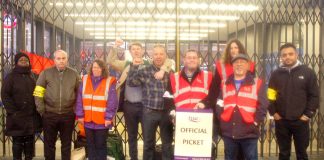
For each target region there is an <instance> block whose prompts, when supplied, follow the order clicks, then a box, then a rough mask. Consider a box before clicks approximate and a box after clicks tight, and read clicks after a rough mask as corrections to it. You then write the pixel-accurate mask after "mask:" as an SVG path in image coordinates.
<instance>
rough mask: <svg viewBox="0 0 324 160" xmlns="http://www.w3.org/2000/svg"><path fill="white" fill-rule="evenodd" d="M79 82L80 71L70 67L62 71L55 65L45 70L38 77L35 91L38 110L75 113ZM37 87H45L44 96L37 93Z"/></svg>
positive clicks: (41, 112)
mask: <svg viewBox="0 0 324 160" xmlns="http://www.w3.org/2000/svg"><path fill="white" fill-rule="evenodd" d="M79 83H80V77H79V75H78V73H77V72H76V71H75V70H74V69H72V68H70V67H67V68H66V69H65V70H64V71H62V72H60V71H59V70H58V69H57V68H56V67H55V66H54V67H51V68H48V69H46V70H44V71H43V72H42V73H41V74H40V75H39V77H38V80H37V83H36V88H35V91H34V96H35V103H36V106H37V111H38V112H39V113H40V114H43V113H44V112H52V113H57V114H63V113H71V112H72V113H73V112H74V106H75V102H76V96H77V91H78V86H79ZM37 87H42V88H45V93H44V96H40V95H35V92H36V90H37Z"/></svg>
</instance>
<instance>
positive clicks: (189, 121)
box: [174, 110, 213, 160]
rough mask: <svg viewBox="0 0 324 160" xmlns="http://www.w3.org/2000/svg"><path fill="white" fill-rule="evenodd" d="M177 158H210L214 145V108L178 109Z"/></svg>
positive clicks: (178, 159) (188, 159)
mask: <svg viewBox="0 0 324 160" xmlns="http://www.w3.org/2000/svg"><path fill="white" fill-rule="evenodd" d="M175 128H176V129H175V149H174V159H175V160H198V159H199V160H207V159H208V160H209V159H210V157H211V147H212V130H213V112H212V110H177V111H176V126H175Z"/></svg>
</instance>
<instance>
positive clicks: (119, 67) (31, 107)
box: [1, 39, 319, 160]
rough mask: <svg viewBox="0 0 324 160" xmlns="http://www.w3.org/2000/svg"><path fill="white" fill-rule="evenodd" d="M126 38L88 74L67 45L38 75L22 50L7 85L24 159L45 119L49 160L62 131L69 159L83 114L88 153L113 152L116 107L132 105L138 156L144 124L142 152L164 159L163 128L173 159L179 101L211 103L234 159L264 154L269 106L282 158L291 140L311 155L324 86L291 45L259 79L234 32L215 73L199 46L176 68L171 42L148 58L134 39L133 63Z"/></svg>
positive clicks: (130, 129) (12, 131) (10, 122)
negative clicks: (123, 50) (123, 53)
mask: <svg viewBox="0 0 324 160" xmlns="http://www.w3.org/2000/svg"><path fill="white" fill-rule="evenodd" d="M121 45H123V41H122V40H116V42H115V46H114V47H113V49H112V50H111V52H110V53H109V54H108V56H107V61H106V62H104V61H101V60H94V61H93V63H92V64H91V66H90V69H89V73H88V74H87V75H84V76H83V77H82V78H80V77H79V74H78V73H77V72H76V71H75V70H74V69H72V68H70V67H68V65H67V63H68V54H67V53H66V52H65V51H63V50H58V51H55V52H54V62H55V66H53V67H51V68H48V69H46V70H44V71H43V72H42V73H41V74H40V75H39V76H38V78H36V77H37V76H35V75H34V74H33V73H32V72H31V71H30V68H31V67H30V64H29V58H28V56H27V55H25V54H23V53H19V54H16V56H15V67H14V69H13V71H12V72H11V73H10V74H8V75H7V77H6V78H5V80H4V83H3V84H4V85H3V86H2V89H1V97H2V101H3V103H4V106H5V109H6V111H7V112H6V113H7V117H6V118H7V121H6V122H7V123H6V134H7V135H9V136H12V137H13V147H12V148H13V157H14V159H17V160H19V159H22V155H23V153H24V155H25V159H26V160H28V159H32V158H33V156H34V133H35V132H39V131H41V126H42V129H43V131H44V153H45V159H46V160H54V159H55V143H56V139H57V135H58V133H59V137H60V140H61V144H62V145H61V157H62V159H63V160H64V159H70V157H71V141H72V131H73V129H74V123H75V118H76V119H77V122H78V123H80V124H83V126H84V128H85V134H86V139H87V150H88V158H89V160H103V159H106V156H107V145H106V138H107V132H108V129H109V127H111V125H112V121H113V118H114V116H115V114H116V112H117V109H118V108H120V110H122V111H123V112H124V117H125V123H126V128H127V129H126V131H127V134H128V145H129V155H130V159H132V160H137V159H138V148H137V146H138V144H137V141H138V140H137V136H138V130H139V124H141V127H142V128H141V130H142V132H143V140H144V149H143V159H144V160H153V159H156V157H155V156H156V155H155V146H156V132H157V128H158V127H159V128H160V135H161V141H162V159H165V160H171V159H173V154H172V142H173V127H174V119H173V118H174V113H175V112H176V109H177V108H184V109H198V110H199V109H208V108H209V109H213V111H214V121H213V128H214V129H213V131H214V133H213V138H214V141H217V139H218V137H221V138H222V139H223V141H224V147H225V149H224V152H225V159H226V160H235V159H248V160H254V159H258V149H257V143H258V137H259V134H260V133H259V126H260V124H261V123H262V122H263V121H264V118H265V116H266V114H267V110H268V111H269V113H270V115H271V116H273V117H274V121H275V125H276V129H275V131H276V137H277V141H278V144H279V151H280V152H279V159H282V160H285V159H289V157H290V152H291V151H290V150H291V138H292V137H293V139H294V142H295V149H296V155H297V159H307V152H306V149H307V147H308V142H309V119H310V118H312V117H313V116H314V114H315V113H316V109H317V108H318V106H319V89H318V84H317V79H316V75H315V73H314V71H313V70H311V69H309V68H308V67H307V66H306V65H303V64H302V63H301V62H300V61H298V53H297V49H296V47H295V46H294V45H293V44H291V43H286V44H284V45H282V46H281V47H280V60H281V61H280V62H281V63H280V66H279V68H278V69H276V70H275V71H274V72H273V73H272V74H271V78H270V82H269V85H268V86H266V83H265V82H264V80H262V79H260V78H259V77H258V76H256V74H255V70H256V69H255V64H254V63H253V62H252V61H251V60H250V58H249V56H248V54H247V53H246V50H245V48H244V47H243V45H242V44H241V42H240V41H238V40H236V39H234V40H231V41H230V42H229V43H228V44H227V46H226V48H225V51H224V54H223V58H222V59H221V60H219V61H217V62H216V63H215V66H216V71H215V74H214V75H213V74H212V73H211V72H209V71H203V70H201V69H200V63H201V62H200V56H199V55H200V54H199V53H198V51H196V50H188V51H186V52H185V53H184V54H183V64H184V67H183V69H182V70H181V71H179V72H173V71H172V69H171V68H172V61H171V60H170V59H169V58H168V57H167V51H166V49H165V47H164V46H162V45H156V46H154V48H153V54H152V57H151V58H152V60H146V59H144V58H143V56H144V48H143V46H142V44H141V43H137V42H135V43H132V44H131V45H130V46H129V51H130V53H131V56H132V58H133V59H132V61H121V60H119V59H118V56H117V49H118V47H120V46H121ZM106 63H107V64H108V65H109V66H110V67H111V68H112V69H115V70H116V71H118V72H120V73H121V76H120V77H119V79H118V80H117V79H116V78H115V77H113V76H110V75H109V72H108V68H107V64H106ZM36 79H37V81H36ZM166 95H168V96H166ZM171 97H172V98H171ZM39 119H41V120H39ZM39 122H41V123H42V125H40V123H39ZM214 148H215V146H214V147H213V149H214ZM188 152H189V151H188ZM212 158H216V155H215V154H212Z"/></svg>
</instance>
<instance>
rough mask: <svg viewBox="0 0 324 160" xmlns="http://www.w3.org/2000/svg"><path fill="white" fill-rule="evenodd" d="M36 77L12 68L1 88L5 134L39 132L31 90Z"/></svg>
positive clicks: (18, 134)
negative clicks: (4, 115)
mask: <svg viewBox="0 0 324 160" xmlns="http://www.w3.org/2000/svg"><path fill="white" fill-rule="evenodd" d="M35 84H36V77H35V76H34V75H33V74H32V73H31V72H27V73H26V72H24V73H22V72H20V71H19V69H17V68H14V69H13V71H12V72H11V73H9V74H8V75H7V76H6V78H5V80H4V82H3V86H2V88H1V98H2V102H3V104H4V107H5V109H6V113H7V116H6V130H5V131H6V134H7V135H8V136H26V135H33V134H34V133H35V132H39V131H40V128H41V125H40V124H41V121H40V120H41V119H40V116H39V114H38V113H37V111H36V105H35V101H34V97H33V91H34V88H35Z"/></svg>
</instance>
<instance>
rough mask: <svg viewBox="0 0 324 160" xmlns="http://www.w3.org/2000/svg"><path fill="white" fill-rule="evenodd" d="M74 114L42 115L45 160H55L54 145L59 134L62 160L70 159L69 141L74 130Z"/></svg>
mask: <svg viewBox="0 0 324 160" xmlns="http://www.w3.org/2000/svg"><path fill="white" fill-rule="evenodd" d="M74 121H75V116H74V113H66V114H56V113H49V112H47V113H44V114H43V126H44V127H43V128H44V150H45V151H44V153H45V160H55V143H56V140H57V135H58V133H59V136H60V140H61V158H62V160H70V159H71V141H72V132H73V129H74Z"/></svg>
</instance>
